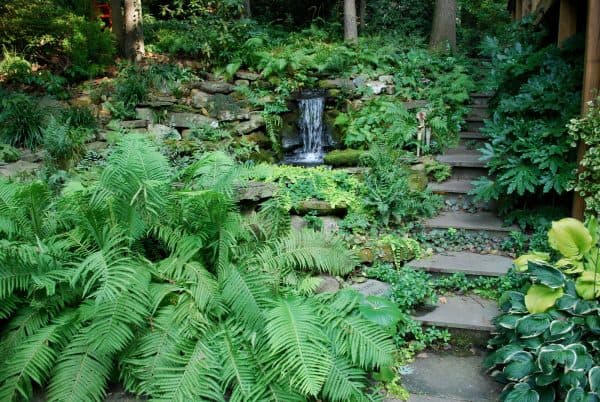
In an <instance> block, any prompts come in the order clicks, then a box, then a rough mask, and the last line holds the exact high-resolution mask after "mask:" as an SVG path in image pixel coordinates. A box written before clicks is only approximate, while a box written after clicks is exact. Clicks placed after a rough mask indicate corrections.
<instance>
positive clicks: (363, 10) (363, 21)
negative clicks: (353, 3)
mask: <svg viewBox="0 0 600 402" xmlns="http://www.w3.org/2000/svg"><path fill="white" fill-rule="evenodd" d="M359 17H360V31H361V33H364V32H365V28H366V27H367V0H360V14H359Z"/></svg>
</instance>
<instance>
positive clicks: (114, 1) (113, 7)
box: [110, 0, 125, 54]
mask: <svg viewBox="0 0 600 402" xmlns="http://www.w3.org/2000/svg"><path fill="white" fill-rule="evenodd" d="M110 19H111V21H112V32H113V34H114V35H115V39H116V40H117V50H118V53H119V54H124V49H125V46H124V44H123V0H110Z"/></svg>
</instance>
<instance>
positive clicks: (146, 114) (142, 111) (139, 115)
mask: <svg viewBox="0 0 600 402" xmlns="http://www.w3.org/2000/svg"><path fill="white" fill-rule="evenodd" d="M135 118H136V119H139V120H146V121H152V120H153V119H154V111H153V110H152V109H151V108H149V107H136V108H135Z"/></svg>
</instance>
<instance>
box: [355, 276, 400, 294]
mask: <svg viewBox="0 0 600 402" xmlns="http://www.w3.org/2000/svg"><path fill="white" fill-rule="evenodd" d="M350 287H351V288H352V289H354V290H357V291H358V292H360V293H362V294H363V295H365V296H385V295H387V294H388V293H389V291H390V289H391V288H392V285H390V284H389V283H385V282H381V281H378V280H376V279H368V280H366V281H365V282H363V283H355V284H353V285H351V286H350Z"/></svg>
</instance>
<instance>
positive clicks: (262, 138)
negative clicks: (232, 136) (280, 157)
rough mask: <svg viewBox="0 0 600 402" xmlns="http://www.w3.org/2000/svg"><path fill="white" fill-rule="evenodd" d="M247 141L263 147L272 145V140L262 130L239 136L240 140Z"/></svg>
mask: <svg viewBox="0 0 600 402" xmlns="http://www.w3.org/2000/svg"><path fill="white" fill-rule="evenodd" d="M241 140H243V141H247V142H251V143H253V144H256V145H258V146H259V147H261V148H267V147H270V146H271V140H270V139H269V137H267V136H266V135H265V133H263V132H262V131H256V132H254V133H250V134H246V135H244V136H242V137H239V138H238V141H241Z"/></svg>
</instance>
